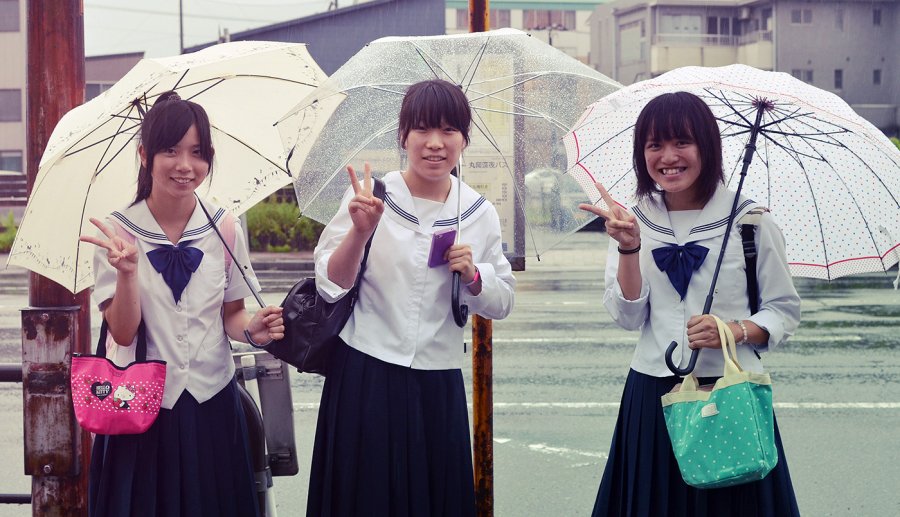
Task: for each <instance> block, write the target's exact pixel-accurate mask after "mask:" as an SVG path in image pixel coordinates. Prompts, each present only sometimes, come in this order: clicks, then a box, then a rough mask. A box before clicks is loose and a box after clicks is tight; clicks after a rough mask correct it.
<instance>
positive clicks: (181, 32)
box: [178, 0, 184, 54]
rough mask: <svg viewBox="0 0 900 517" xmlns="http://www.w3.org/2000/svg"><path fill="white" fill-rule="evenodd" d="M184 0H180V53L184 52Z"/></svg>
mask: <svg viewBox="0 0 900 517" xmlns="http://www.w3.org/2000/svg"><path fill="white" fill-rule="evenodd" d="M182 1H183V0H178V53H179V54H184V10H183V6H182V5H181V4H182Z"/></svg>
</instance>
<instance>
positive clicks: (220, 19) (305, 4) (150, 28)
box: [84, 0, 355, 57]
mask: <svg viewBox="0 0 900 517" xmlns="http://www.w3.org/2000/svg"><path fill="white" fill-rule="evenodd" d="M329 3H331V2H330V1H329V0H256V1H253V0H182V9H183V14H184V46H185V47H190V46H191V45H196V44H199V43H206V42H209V41H214V40H216V39H217V38H218V36H219V34H220V33H221V32H222V30H223V29H226V28H227V29H228V31H229V32H231V33H232V34H233V33H236V32H240V31H243V30H247V29H251V28H255V27H261V26H264V25H269V24H272V23H278V22H283V21H287V20H293V19H295V18H300V17H303V16H308V15H310V14H315V13H319V12H323V11H326V10H327V9H328V5H329ZM353 3H355V2H354V0H338V4H339V6H340V7H345V6H347V5H351V4H353ZM84 44H85V55H87V56H98V55H104V54H118V53H123V52H139V51H144V52H145V54H144V55H145V57H162V56H171V55H175V54H178V53H179V43H178V0H128V1H126V0H85V1H84Z"/></svg>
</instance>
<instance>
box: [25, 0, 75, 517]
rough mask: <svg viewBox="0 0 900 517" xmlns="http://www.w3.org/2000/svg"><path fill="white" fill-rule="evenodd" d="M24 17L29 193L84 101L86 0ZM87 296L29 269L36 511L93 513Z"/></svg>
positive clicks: (29, 469) (30, 443)
mask: <svg viewBox="0 0 900 517" xmlns="http://www.w3.org/2000/svg"><path fill="white" fill-rule="evenodd" d="M26 18H27V20H28V21H27V27H28V87H27V90H26V99H27V108H26V120H27V135H28V138H27V141H28V144H27V145H28V153H27V156H28V166H27V168H26V172H27V181H28V192H29V194H30V193H31V191H32V189H33V188H34V182H35V178H36V177H37V173H38V165H39V163H40V159H41V155H42V154H43V153H44V148H45V147H46V146H47V141H48V140H49V138H50V133H51V132H52V131H53V128H54V127H55V126H56V123H57V122H59V119H61V118H62V116H63V115H64V114H65V113H66V112H67V111H69V110H70V109H72V108H74V107H76V106H78V105H80V104H82V103H84V9H83V4H82V1H81V0H54V1H53V2H47V1H44V0H28V11H27V16H26ZM32 217H33V216H32ZM47 217H48V218H52V215H49V214H48V216H47ZM88 301H89V296H88V291H87V290H84V291H82V292H81V293H79V294H77V295H73V294H72V293H70V292H69V291H68V290H67V289H66V288H64V287H63V286H61V285H59V284H57V283H56V282H53V281H51V280H49V279H47V278H44V277H42V276H40V275H38V274H36V273H30V278H29V288H28V303H29V305H30V307H28V308H26V309H23V310H22V392H23V397H24V407H23V416H24V422H23V428H24V446H25V447H24V448H25V475H30V476H32V485H31V499H32V502H31V511H32V515H34V516H42V517H55V516H73V517H74V516H86V515H87V492H88V490H87V484H88V479H87V478H88V467H89V464H90V448H91V436H90V433H87V432H86V431H84V430H82V429H81V427H79V426H78V424H77V423H76V422H75V418H74V414H73V409H72V395H71V390H70V389H69V380H70V377H71V357H72V354H73V353H89V352H90V339H91V325H90V311H89V310H88Z"/></svg>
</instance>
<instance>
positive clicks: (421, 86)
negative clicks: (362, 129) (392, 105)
mask: <svg viewBox="0 0 900 517" xmlns="http://www.w3.org/2000/svg"><path fill="white" fill-rule="evenodd" d="M471 123H472V109H471V108H470V107H469V99H468V98H466V94H465V93H464V92H463V90H462V87H461V86H459V85H456V84H453V83H451V82H449V81H444V80H442V79H430V80H427V81H422V82H418V83H416V84H413V85H412V86H410V87H409V89H407V90H406V95H404V96H403V103H402V104H401V105H400V125H399V127H398V128H397V139H398V141H399V142H400V147H406V138H407V137H408V136H409V132H410V131H412V130H413V129H416V128H419V127H427V128H433V127H441V125H442V124H448V125H450V126H451V127H453V128H455V129H457V130H458V131H459V132H460V133H462V136H463V139H464V140H465V141H466V145H468V144H469V125H470V124H471Z"/></svg>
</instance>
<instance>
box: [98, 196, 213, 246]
mask: <svg viewBox="0 0 900 517" xmlns="http://www.w3.org/2000/svg"><path fill="white" fill-rule="evenodd" d="M202 202H203V204H204V206H206V209H207V210H208V211H209V215H210V216H212V220H213V221H214V222H215V223H216V224H218V222H219V220H220V219H221V218H222V217H223V216H224V215H225V209H223V208H219V207H217V206H214V205H213V204H212V203H210V202H209V201H202ZM111 216H112V217H113V218H115V219H116V220H117V221H118V222H119V224H121V225H122V227H123V228H125V230H127V231H128V233H131V234H133V235H134V236H135V237H136V238H138V239H141V240H142V241H145V242H149V243H151V244H172V243H171V242H169V238H168V237H166V234H165V232H163V231H162V228H160V226H159V223H158V222H156V218H154V217H153V213H152V212H150V208H149V207H147V200H146V199H145V200H141V201H139V202H137V203H135V204H133V205H131V206H129V207H127V208H125V209H123V210H120V211H116V212H113V213H112V214H111ZM211 231H213V227H212V225H211V224H210V222H209V220H208V219H207V218H206V214H204V213H203V209H202V208H200V202H199V198H198V203H197V205H195V206H194V212H193V213H192V214H191V218H190V219H189V220H188V224H187V226H185V228H184V232H183V233H182V234H181V238H180V239H178V242H176V243H175V244H178V243H179V242H182V241H193V240H196V239H199V238H201V237H203V236H204V235H206V234H207V233H209V232H211Z"/></svg>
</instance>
